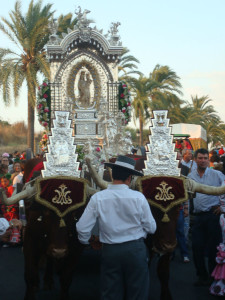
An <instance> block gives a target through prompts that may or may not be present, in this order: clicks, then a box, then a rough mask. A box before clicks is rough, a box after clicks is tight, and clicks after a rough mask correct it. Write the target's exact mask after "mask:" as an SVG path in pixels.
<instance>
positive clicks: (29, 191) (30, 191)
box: [0, 186, 36, 205]
mask: <svg viewBox="0 0 225 300" xmlns="http://www.w3.org/2000/svg"><path fill="white" fill-rule="evenodd" d="M35 193H36V187H35V186H32V187H31V186H27V187H26V189H25V190H23V191H22V192H20V193H18V194H15V195H12V197H10V198H7V196H6V193H5V191H4V190H3V189H0V199H1V201H2V203H3V204H5V205H11V204H15V203H17V202H19V200H21V199H26V198H29V197H31V196H33V195H34V194H35Z"/></svg>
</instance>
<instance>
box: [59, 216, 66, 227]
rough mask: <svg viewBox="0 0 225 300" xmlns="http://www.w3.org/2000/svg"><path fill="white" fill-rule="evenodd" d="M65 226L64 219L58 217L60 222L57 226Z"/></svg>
mask: <svg viewBox="0 0 225 300" xmlns="http://www.w3.org/2000/svg"><path fill="white" fill-rule="evenodd" d="M65 226H66V223H65V221H64V220H63V218H61V219H60V222H59V227H65Z"/></svg>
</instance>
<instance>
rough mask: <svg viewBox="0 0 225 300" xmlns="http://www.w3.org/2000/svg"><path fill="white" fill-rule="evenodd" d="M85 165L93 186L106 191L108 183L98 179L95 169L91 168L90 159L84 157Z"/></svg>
mask: <svg viewBox="0 0 225 300" xmlns="http://www.w3.org/2000/svg"><path fill="white" fill-rule="evenodd" d="M86 163H87V166H88V170H89V172H90V174H91V177H92V178H93V180H94V182H95V184H96V185H97V186H99V187H100V188H101V189H103V190H104V189H106V188H107V186H108V182H107V181H105V180H103V179H102V178H100V176H99V175H98V173H97V172H96V170H95V168H94V167H93V166H92V164H91V160H90V158H88V157H86Z"/></svg>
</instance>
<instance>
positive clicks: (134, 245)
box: [77, 156, 156, 300]
mask: <svg viewBox="0 0 225 300" xmlns="http://www.w3.org/2000/svg"><path fill="white" fill-rule="evenodd" d="M105 165H106V166H109V167H111V168H112V177H113V183H112V184H110V185H109V186H108V188H107V189H106V190H103V191H101V192H98V193H96V194H95V195H93V196H92V197H91V199H90V201H89V203H88V205H87V207H86V209H85V211H84V213H83V215H82V216H81V218H80V220H79V221H78V223H77V231H78V238H79V240H80V242H81V243H83V244H88V243H89V239H90V237H91V230H92V228H93V226H94V225H95V223H96V221H97V220H98V224H99V239H100V242H102V244H103V247H102V264H101V300H115V299H117V300H123V299H127V300H128V299H129V300H133V299H135V300H147V299H148V291H149V270H148V254H147V253H148V252H147V249H146V246H145V243H144V239H145V238H146V236H147V234H153V233H154V232H155V230H156V223H155V220H154V218H153V216H152V213H151V210H150V207H149V204H148V202H147V200H146V198H145V197H144V195H143V194H142V193H140V192H138V191H133V190H131V189H129V185H130V183H131V180H132V175H136V176H142V175H143V174H142V173H141V172H138V171H136V170H135V169H134V166H135V160H133V159H132V158H129V157H126V156H119V157H118V158H117V160H116V162H115V164H113V163H105ZM124 297H125V298H124Z"/></svg>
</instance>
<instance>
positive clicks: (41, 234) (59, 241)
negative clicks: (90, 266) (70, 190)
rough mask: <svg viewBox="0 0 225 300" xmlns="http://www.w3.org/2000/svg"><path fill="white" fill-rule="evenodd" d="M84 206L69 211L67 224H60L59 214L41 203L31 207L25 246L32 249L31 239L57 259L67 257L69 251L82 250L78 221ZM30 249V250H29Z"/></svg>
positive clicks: (65, 220)
mask: <svg viewBox="0 0 225 300" xmlns="http://www.w3.org/2000/svg"><path fill="white" fill-rule="evenodd" d="M82 212H83V208H79V209H77V210H75V211H72V212H70V213H68V214H67V215H66V216H65V217H64V222H65V226H63V227H61V226H60V218H59V217H58V216H57V214H56V213H55V212H54V211H52V210H51V209H48V208H46V207H44V206H42V205H40V204H39V203H36V202H34V203H33V205H32V206H31V207H30V212H29V214H28V216H29V217H28V220H27V221H28V222H27V227H26V231H25V236H24V248H26V247H27V249H30V245H29V244H30V243H31V240H33V241H34V243H35V244H37V247H40V251H44V252H45V253H46V254H47V255H48V256H51V257H53V258H55V259H61V258H64V257H66V256H67V255H68V254H69V253H71V252H73V253H77V252H78V251H81V249H82V245H81V244H80V243H79V241H78V238H77V233H76V222H77V220H78V219H79V217H80V215H81V214H82ZM27 251H29V250H27Z"/></svg>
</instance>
